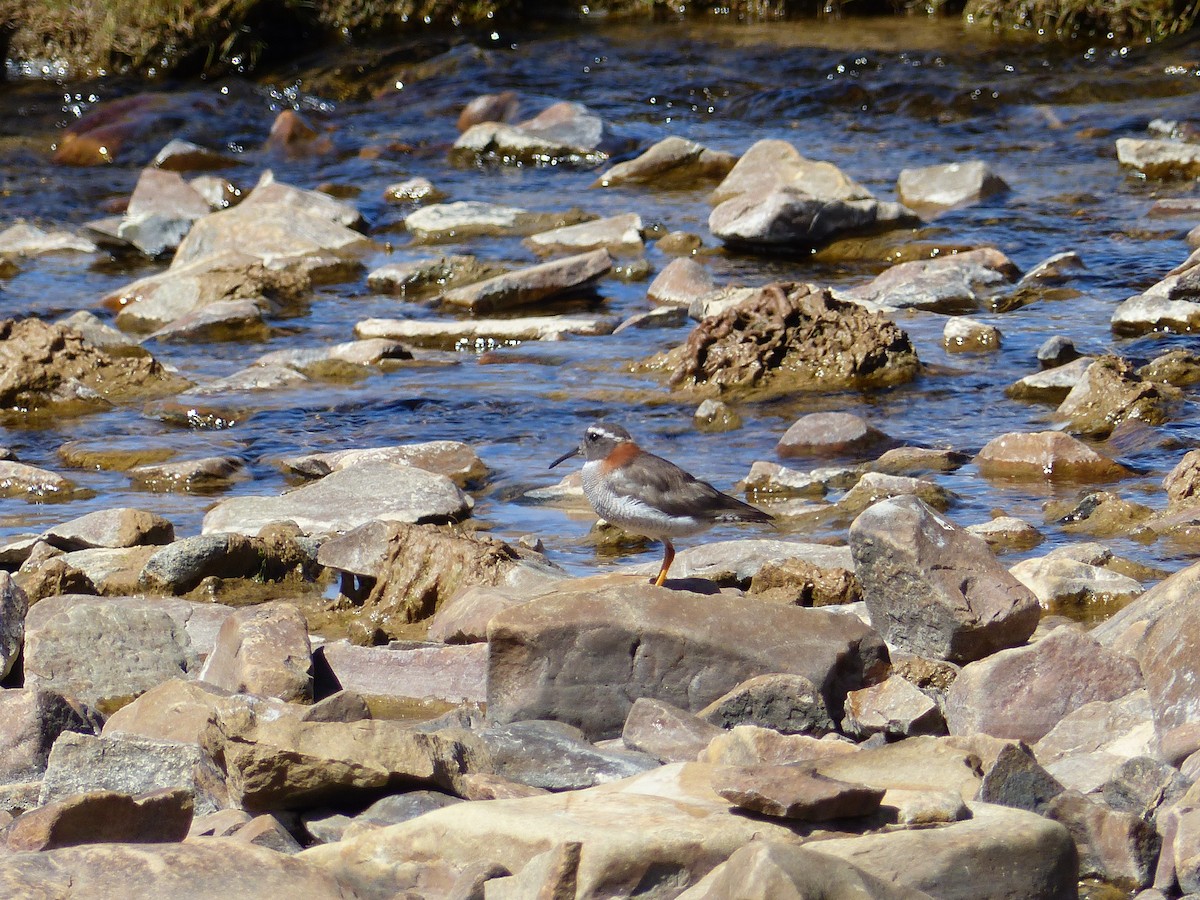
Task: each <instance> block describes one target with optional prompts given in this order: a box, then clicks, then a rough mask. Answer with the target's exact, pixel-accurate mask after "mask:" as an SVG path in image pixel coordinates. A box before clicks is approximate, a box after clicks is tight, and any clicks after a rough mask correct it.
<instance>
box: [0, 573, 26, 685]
mask: <svg viewBox="0 0 1200 900" xmlns="http://www.w3.org/2000/svg"><path fill="white" fill-rule="evenodd" d="M28 612H29V597H28V596H27V595H26V594H25V591H24V590H23V589H22V588H21V587H20V586H19V585H18V584H17V583H16V582H15V581H13V578H12V576H11V575H10V574H8V573H7V572H0V679H2V678H6V677H7V676H8V673H9V672H10V671H11V670H12V667H13V663H14V662H16V659H17V656H18V655H19V654H20V652H21V647H22V645H23V643H24V640H25V617H26V614H27V613H28Z"/></svg>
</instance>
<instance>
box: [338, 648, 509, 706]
mask: <svg viewBox="0 0 1200 900" xmlns="http://www.w3.org/2000/svg"><path fill="white" fill-rule="evenodd" d="M320 652H321V656H322V658H323V659H324V661H325V664H326V665H327V666H328V667H329V669H330V670H331V671H332V672H333V675H334V677H335V678H336V679H337V681H338V683H339V684H340V685H341V686H342V687H343V688H347V689H349V690H352V691H355V692H357V693H359V694H362V695H363V696H365V697H375V698H391V699H393V700H444V701H448V702H452V703H459V702H463V701H482V700H483V699H484V697H485V689H484V683H485V680H486V677H487V648H486V647H485V646H483V645H482V644H468V645H465V646H453V647H439V646H429V645H426V646H416V647H403V646H395V647H356V646H354V645H353V644H351V643H349V642H347V641H333V642H331V643H328V644H326V645H325V646H324V647H322V648H321V651H320Z"/></svg>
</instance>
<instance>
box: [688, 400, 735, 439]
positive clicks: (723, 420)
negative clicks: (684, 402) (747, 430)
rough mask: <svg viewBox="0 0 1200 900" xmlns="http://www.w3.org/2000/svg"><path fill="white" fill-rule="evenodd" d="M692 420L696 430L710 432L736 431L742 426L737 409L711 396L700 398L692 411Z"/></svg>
mask: <svg viewBox="0 0 1200 900" xmlns="http://www.w3.org/2000/svg"><path fill="white" fill-rule="evenodd" d="M692 421H693V422H694V423H695V425H696V428H697V430H699V431H705V432H710V433H720V432H724V431H736V430H737V429H739V428H741V427H742V417H741V416H739V415H738V413H737V410H735V409H734V408H733V407H731V406H730V405H729V404H727V403H725V402H724V401H721V400H713V399H712V398H711V397H710V398H708V399H706V400H702V401H701V403H700V405H699V406H697V407H696V411H695V412H694V413H692Z"/></svg>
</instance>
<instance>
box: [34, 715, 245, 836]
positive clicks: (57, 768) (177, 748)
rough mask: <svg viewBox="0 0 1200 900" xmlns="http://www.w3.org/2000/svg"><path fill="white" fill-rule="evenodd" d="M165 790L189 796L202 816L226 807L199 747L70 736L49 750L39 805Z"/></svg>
mask: <svg viewBox="0 0 1200 900" xmlns="http://www.w3.org/2000/svg"><path fill="white" fill-rule="evenodd" d="M163 789H176V790H183V791H185V792H187V794H188V795H190V796H191V797H192V799H193V805H194V808H195V810H196V813H197V814H198V815H204V814H207V813H210V812H214V811H215V810H217V809H219V808H221V807H222V806H224V805H225V803H224V790H223V788H222V786H221V784H220V781H219V778H218V775H217V773H216V772H215V771H214V770H213V769H212V766H211V764H210V763H209V762H208V761H207V760H205V759H204V758H203V757H202V755H201V752H200V748H199V746H197V745H195V744H185V743H178V742H176V741H161V740H152V739H149V738H139V737H132V736H128V735H116V736H113V737H95V736H93V735H90V734H76V733H75V732H73V731H65V732H63V733H62V735H60V736H59V738H58V740H56V741H55V742H54V748H53V749H52V750H51V751H50V757H49V760H48V761H47V764H46V775H45V778H44V779H43V781H42V790H41V794H40V796H39V798H38V804H39V805H45V804H46V803H52V802H55V801H58V800H63V799H65V798H67V797H71V796H73V795H76V794H83V793H86V792H88V791H117V792H120V793H122V794H145V793H149V792H151V791H159V790H163Z"/></svg>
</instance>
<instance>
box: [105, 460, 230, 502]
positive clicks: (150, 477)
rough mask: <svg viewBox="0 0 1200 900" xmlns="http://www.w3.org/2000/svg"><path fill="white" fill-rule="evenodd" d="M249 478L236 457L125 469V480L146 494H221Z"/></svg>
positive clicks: (181, 461) (182, 461)
mask: <svg viewBox="0 0 1200 900" xmlns="http://www.w3.org/2000/svg"><path fill="white" fill-rule="evenodd" d="M249 478H250V473H249V472H248V471H247V470H246V466H245V464H244V463H243V462H242V461H241V460H240V459H238V458H237V457H236V456H206V457H204V458H203V459H185V460H180V461H179V462H169V463H161V464H157V465H144V466H134V467H133V468H132V469H130V470H129V480H130V481H131V482H132V483H133V484H134V485H135V486H137V487H138V488H140V489H142V490H146V491H178V492H181V493H191V492H195V493H210V492H215V491H223V490H225V489H226V488H229V487H232V486H233V485H234V484H236V483H237V482H239V481H247V480H249Z"/></svg>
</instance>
